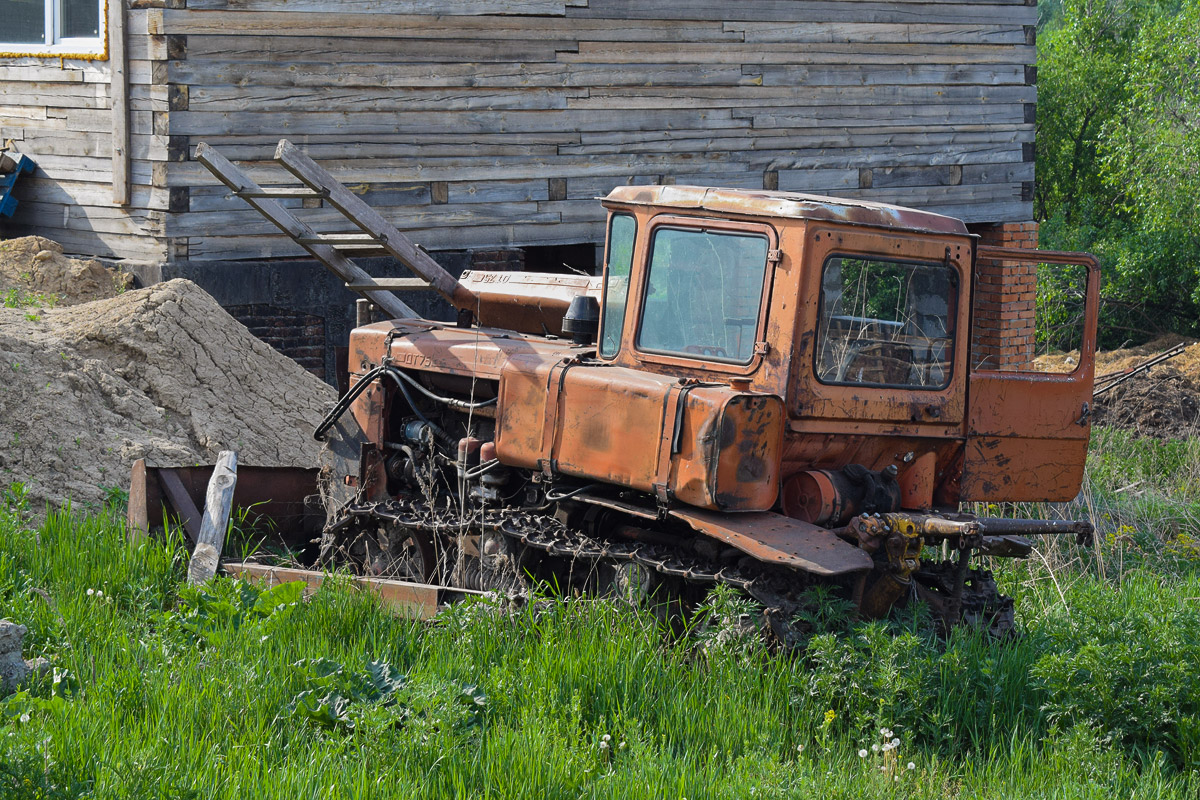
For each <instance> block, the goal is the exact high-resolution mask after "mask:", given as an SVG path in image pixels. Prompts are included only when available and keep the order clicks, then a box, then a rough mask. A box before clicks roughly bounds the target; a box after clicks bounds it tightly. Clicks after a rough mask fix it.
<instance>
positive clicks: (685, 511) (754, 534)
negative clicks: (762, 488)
mask: <svg viewBox="0 0 1200 800" xmlns="http://www.w3.org/2000/svg"><path fill="white" fill-rule="evenodd" d="M670 513H671V516H673V517H676V518H677V519H681V520H683V521H684V522H686V523H687V524H689V525H691V526H692V528H693V529H694V530H696V531H698V532H700V533H702V534H704V535H705V536H709V537H712V538H713V539H717V540H718V541H722V542H725V543H726V544H729V545H730V546H732V547H735V548H737V549H738V550H741V551H742V552H743V553H745V554H746V555H748V556H750V557H751V558H756V559H758V560H759V561H763V562H766V563H771V564H779V565H782V566H786V567H792V568H793V569H799V570H803V571H805V572H810V573H812V574H814V575H845V574H848V573H852V572H864V571H866V570H869V569H871V568H872V567H873V566H874V565H875V564H874V562H873V561H872V560H871V556H870V555H868V554H867V553H866V552H864V551H862V550H860V549H859V548H857V547H855V546H854V545H852V544H849V543H847V542H844V541H842V540H841V539H839V538H838V537H837V535H836V534H834V533H833V532H832V531H829V530H826V529H825V528H821V527H818V526H816V525H812V524H810V523H807V522H802V521H801V520H798V519H793V518H791V517H785V516H783V515H782V514H772V513H770V512H766V511H760V512H752V513H744V514H718V513H714V512H711V511H701V510H700V509H695V508H677V509H674V510H672V511H671V512H670Z"/></svg>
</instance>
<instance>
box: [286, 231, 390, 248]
mask: <svg viewBox="0 0 1200 800" xmlns="http://www.w3.org/2000/svg"><path fill="white" fill-rule="evenodd" d="M296 241H297V242H299V243H300V244H328V245H334V246H337V245H353V246H356V247H362V246H364V245H369V246H372V247H383V245H382V244H380V243H379V240H378V239H376V238H375V237H374V236H372V235H371V234H369V233H318V234H317V235H316V236H298V237H296Z"/></svg>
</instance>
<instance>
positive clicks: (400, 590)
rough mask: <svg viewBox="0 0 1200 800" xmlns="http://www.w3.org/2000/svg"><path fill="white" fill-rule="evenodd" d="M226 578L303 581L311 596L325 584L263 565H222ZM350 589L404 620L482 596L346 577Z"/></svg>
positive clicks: (315, 575)
mask: <svg viewBox="0 0 1200 800" xmlns="http://www.w3.org/2000/svg"><path fill="white" fill-rule="evenodd" d="M222 569H223V570H224V571H225V573H226V574H228V575H232V576H235V577H239V578H244V579H247V580H261V581H264V582H265V583H266V584H267V585H268V586H277V585H279V584H281V583H289V582H291V581H303V582H304V583H305V586H306V588H305V594H306V595H311V594H313V593H314V592H316V591H317V589H319V588H320V587H321V584H322V583H324V582H325V578H326V576H327V574H328V573H323V572H318V571H316V570H311V569H291V568H287V567H272V566H267V565H265V564H241V563H234V564H225V565H224V566H223V567H222ZM348 580H349V582H350V585H351V586H353V587H354V588H356V589H363V590H366V591H369V592H373V593H374V594H375V595H376V596H377V597H378V598H379V602H380V603H382V604H383V605H384V606H386V607H388V608H390V609H392V610H393V611H395V612H396V613H398V614H399V615H400V616H402V617H406V618H408V619H431V618H432V617H433V616H434V615H436V614H437V612H438V609H440V608H441V607H442V606H444V605H446V604H448V603H451V602H454V601H455V600H459V599H462V598H463V597H465V596H466V595H482V594H483V592H477V591H473V590H471V589H448V588H446V587H443V586H430V585H429V584H425V583H410V582H408V581H396V580H388V579H385V578H365V577H360V576H348Z"/></svg>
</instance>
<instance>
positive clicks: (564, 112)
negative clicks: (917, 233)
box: [0, 0, 1036, 262]
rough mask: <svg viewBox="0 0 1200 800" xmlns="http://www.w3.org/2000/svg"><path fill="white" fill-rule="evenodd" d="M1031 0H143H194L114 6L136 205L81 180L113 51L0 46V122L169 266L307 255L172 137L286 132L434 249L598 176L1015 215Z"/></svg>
mask: <svg viewBox="0 0 1200 800" xmlns="http://www.w3.org/2000/svg"><path fill="white" fill-rule="evenodd" d="M1029 1H1031V0H1029ZM1026 3H1027V0H921V1H920V2H874V1H873V0H737V2H727V1H726V0H720V1H718V0H689V1H688V2H668V1H667V0H636V2H635V0H454V1H453V2H451V1H450V0H187V2H186V3H184V2H183V0H137V3H136V5H149V4H158V5H163V4H165V5H167V6H184V5H186V7H178V8H172V7H168V8H165V9H164V8H158V9H148V10H140V11H131V16H130V21H129V27H130V31H131V41H130V55H131V58H132V59H133V61H132V62H131V66H130V82H131V90H130V91H131V103H132V105H133V112H132V120H131V124H132V131H133V148H132V149H133V166H132V172H133V184H134V188H133V198H134V205H133V209H132V210H131V211H130V212H128V213H126V212H123V211H118V210H116V209H113V208H112V207H111V205H107V206H106V205H105V204H104V203H101V202H99V200H100V199H102V198H103V197H104V196H106V195H105V193H103V192H101V193H98V194H97V198H98V199H97V200H95V201H93V200H91V199H89V198H90V197H91V194H90V190H91V189H93V188H95V189H97V191H99V189H100V188H103V189H104V192H107V191H108V186H107V185H106V186H105V187H99V183H100V182H101V181H103V182H106V183H107V181H108V180H109V175H110V174H111V173H110V172H107V170H108V164H107V163H106V164H105V165H104V166H103V169H101V168H99V167H98V166H97V165H96V162H95V159H96V158H97V157H106V156H107V154H108V148H109V146H110V145H109V141H108V134H107V131H108V130H109V120H108V119H107V118H104V119H101V117H102V116H103V114H104V109H105V108H106V107H107V106H106V104H107V102H108V100H107V97H106V96H105V93H106V91H107V77H106V71H105V68H103V67H93V66H80V67H75V66H72V65H71V64H70V63H69V62H68V64H67V65H66V66H67V68H66V69H59V67H58V64H57V62H53V63H38V64H27V63H21V64H7V63H5V64H3V65H0V80H2V81H3V84H4V88H3V89H0V125H3V126H4V130H5V131H6V132H7V131H10V130H17V131H18V132H20V133H23V134H24V135H25V136H26V138H28V137H29V136H30V135H31V134H32V135H34V136H37V137H41V138H43V140H44V141H47V142H53V143H54V146H55V147H56V148H61V149H60V151H59V152H58V153H57V154H56V155H54V156H53V157H52V159H51V160H50V162H49V163H50V167H49V170H56V172H53V173H52V172H49V171H48V172H47V174H48V175H50V174H53V175H54V176H55V179H54V181H53V182H49V183H47V184H46V185H45V186H44V187H40V186H39V188H38V192H39V193H40V194H39V197H38V199H37V200H35V201H34V202H36V203H44V204H46V205H47V206H49V208H47V209H46V210H47V211H49V212H54V211H55V208H57V213H58V214H59V215H60V216H61V215H62V214H63V213H64V212H63V211H62V208H63V207H64V204H65V203H66V202H68V201H69V200H71V199H76V200H78V202H80V203H81V206H82V207H83V208H85V209H87V211H86V212H81V213H87V214H89V215H92V216H95V217H96V219H95V222H94V225H96V226H100V227H104V228H105V229H106V230H105V232H104V233H103V234H101V233H96V232H92V233H91V234H90V235H91V240H97V239H98V240H100V241H101V243H103V244H105V246H109V247H112V248H113V249H115V248H116V246H117V244H118V240H119V241H120V243H122V244H123V243H124V242H125V241H126V240H129V239H136V238H141V239H142V240H144V242H146V244H145V246H143V247H142V249H143V250H144V251H145V252H154V251H155V248H158V249H159V251H160V252H161V251H162V248H163V247H164V245H163V242H162V237H163V236H164V235H165V236H166V237H167V241H166V244H165V248H166V254H167V258H168V259H169V260H171V261H175V262H181V261H184V260H188V259H190V260H198V261H203V260H214V259H237V258H258V257H275V256H291V255H300V254H301V251H300V250H299V249H298V248H296V247H295V246H293V245H292V244H291V243H290V242H288V241H287V240H285V239H283V238H281V237H279V236H276V235H275V234H274V231H273V229H272V228H271V226H270V225H269V223H267V222H266V221H265V220H263V219H262V218H260V217H259V216H258V215H257V214H256V213H255V212H253V211H252V210H250V209H249V208H248V207H247V206H246V205H245V204H244V203H242V201H240V200H237V199H236V198H232V197H230V196H229V195H228V192H227V191H226V190H225V189H224V188H223V187H220V186H219V185H218V184H217V183H216V181H215V179H213V178H212V177H211V176H210V175H209V174H208V173H207V172H206V171H205V170H204V168H203V167H202V166H201V165H200V164H198V163H196V162H194V161H191V160H190V157H191V154H192V153H193V152H194V150H195V146H196V144H197V143H198V142H200V141H202V140H203V141H207V142H209V143H210V144H212V145H214V146H216V147H218V148H220V149H221V152H223V153H225V154H226V155H228V156H229V157H231V158H233V159H235V160H239V161H246V162H249V170H248V171H249V172H250V174H251V176H252V177H254V178H255V179H256V180H258V181H260V182H262V183H268V184H269V183H272V182H273V179H274V182H279V181H280V179H281V178H282V174H281V172H280V171H279V170H278V169H277V168H274V167H273V166H271V165H270V164H269V163H268V160H269V159H270V157H271V154H272V152H273V150H274V145H275V143H276V142H277V141H278V140H279V139H280V138H282V137H287V138H289V139H291V140H292V141H294V142H296V143H298V144H300V145H302V146H303V147H304V148H305V149H306V151H307V152H308V153H309V154H310V155H312V156H313V157H314V158H316V159H317V160H318V161H319V162H321V163H322V164H323V165H324V166H325V167H327V168H328V169H329V170H330V171H331V172H333V173H334V175H336V176H337V177H338V178H340V179H341V180H343V181H344V182H346V183H347V184H348V185H350V186H352V187H353V188H354V190H355V191H356V192H358V193H360V194H361V195H362V196H363V197H364V198H365V199H366V200H367V201H368V202H370V203H371V204H372V205H374V206H376V207H377V208H379V210H380V211H381V212H382V213H383V214H384V216H385V217H387V218H388V219H389V220H391V221H392V222H394V223H395V224H396V225H397V226H398V227H400V228H402V229H404V230H406V231H409V232H411V234H412V235H413V237H414V238H415V239H416V240H417V241H418V242H420V243H421V244H422V245H424V246H425V247H427V248H429V249H431V250H436V249H462V248H476V247H480V248H494V247H502V246H508V245H512V246H517V245H536V244H566V243H577V242H587V241H600V240H601V239H602V235H603V231H602V227H603V226H602V214H601V213H600V212H601V209H600V207H599V204H598V203H596V202H595V200H594V199H593V198H595V197H596V196H597V195H603V194H604V193H606V192H607V191H608V190H609V189H610V188H611V187H612V186H613V185H616V184H618V183H628V182H633V183H653V182H675V183H698V184H708V185H724V186H736V187H749V188H763V187H766V188H779V189H785V190H799V191H809V192H817V193H829V194H835V195H842V196H848V197H862V198H869V199H875V200H883V201H888V202H897V203H902V204H906V205H913V206H917V207H922V208H928V209H932V210H937V211H942V212H945V213H949V214H953V215H956V216H960V217H963V218H965V219H967V220H968V221H974V222H992V221H1022V220H1027V219H1030V218H1031V212H1032V208H1031V204H1030V202H1029V197H1028V194H1029V190H1030V182H1031V181H1032V179H1033V164H1032V142H1033V108H1034V103H1035V101H1036V89H1035V87H1034V86H1033V85H1032V83H1033V80H1032V77H1033V76H1032V65H1033V63H1034V61H1035V48H1034V44H1033V27H1032V26H1033V25H1034V24H1035V23H1036V7H1035V6H1033V5H1027V4H1026ZM154 15H157V16H154ZM157 25H161V27H156V26H157ZM139 32H140V34H141V35H140V36H139V35H137V34H138V33H139ZM93 75H94V77H93ZM48 76H52V77H48ZM14 81H15V83H14ZM5 92H6V93H8V99H4V98H5V94H4V93H5ZM50 94H53V95H54V96H55V97H56V98H57V97H61V98H62V100H61V101H60V100H58V99H55V100H54V102H55V103H61V105H57V106H51V105H48V104H43V105H38V103H39V102H41V101H40V100H39V98H42V97H45V96H49V95H50ZM14 109H15V113H17V114H18V120H20V121H19V123H18V125H17V127H16V128H14V127H12V125H11V122H12V118H11V117H6V116H4V114H6V113H8V114H12V113H14ZM21 114H24V115H29V114H35V115H40V117H39V119H36V120H28V119H21V118H20V116H19V115H21ZM59 143H61V144H59ZM35 155H36V154H35ZM55 159H65V160H62V161H56V160H55ZM102 173H103V174H102ZM92 174H94V175H95V181H94V182H93V179H92V178H91V177H90V176H91V175H92ZM68 175H70V176H72V177H68ZM68 185H69V186H70V189H69V190H67V189H64V188H63V187H64V186H68ZM93 202H95V205H89V203H93ZM308 202H309V203H310V204H311V203H312V201H308ZM295 203H296V204H299V203H300V201H295ZM56 204H57V205H56ZM185 212H186V213H185ZM70 213H74V210H73V209H72V211H71V212H69V213H68V216H67V222H66V223H63V224H62V225H61V228H60V230H61V231H62V234H61V235H63V236H67V237H71V236H75V237H77V239H78V240H79V241H81V242H82V241H83V240H84V239H86V238H87V237H85V236H84V233H83V231H82V230H80V229H79V228H77V227H76V226H75V225H74V223H73V221H72V219H73V218H71V217H70V216H69V214H70ZM303 213H305V214H306V218H307V219H308V220H309V221H310V222H312V223H313V224H314V227H316V228H317V229H318V230H323V231H334V230H343V229H345V224H344V223H340V221H339V218H338V216H337V215H336V212H334V211H333V210H332V209H328V208H310V209H306V210H304V212H303ZM51 216H53V213H51ZM90 222H91V219H90V218H89V223H90ZM108 229H111V230H108ZM134 249H136V248H134Z"/></svg>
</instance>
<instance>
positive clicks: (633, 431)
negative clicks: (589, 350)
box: [547, 367, 677, 492]
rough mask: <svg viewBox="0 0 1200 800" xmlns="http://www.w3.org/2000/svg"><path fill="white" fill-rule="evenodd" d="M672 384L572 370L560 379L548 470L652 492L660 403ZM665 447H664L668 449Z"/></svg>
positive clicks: (623, 373) (614, 371) (608, 370)
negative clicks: (594, 478) (550, 462)
mask: <svg viewBox="0 0 1200 800" xmlns="http://www.w3.org/2000/svg"><path fill="white" fill-rule="evenodd" d="M672 385H677V381H675V380H672V379H671V378H669V377H667V376H663V375H652V374H649V373H645V372H637V371H635V370H630V369H623V368H620V367H574V368H571V369H568V370H566V372H565V373H564V374H563V376H562V382H561V390H560V391H559V394H558V398H557V409H554V408H550V409H547V414H548V415H554V418H555V419H556V422H555V424H554V430H553V432H552V433H551V434H550V435H551V436H553V449H552V451H551V453H550V458H551V460H552V464H551V467H552V469H554V470H555V471H561V472H563V473H565V474H567V475H574V476H577V477H585V478H590V477H598V478H600V479H601V480H605V481H608V482H611V483H617V484H620V485H622V486H628V487H630V488H632V489H637V490H639V491H643V492H650V491H653V490H654V485H655V483H656V482H657V478H658V460H659V459H658V454H659V448H660V446H661V440H662V437H663V430H664V427H665V426H666V425H668V424H669V425H674V418H672V419H671V420H670V421H669V422H668V421H667V420H666V419H665V416H666V401H667V396H668V394H669V393H670V390H671V387H672ZM668 446H669V445H668Z"/></svg>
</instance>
